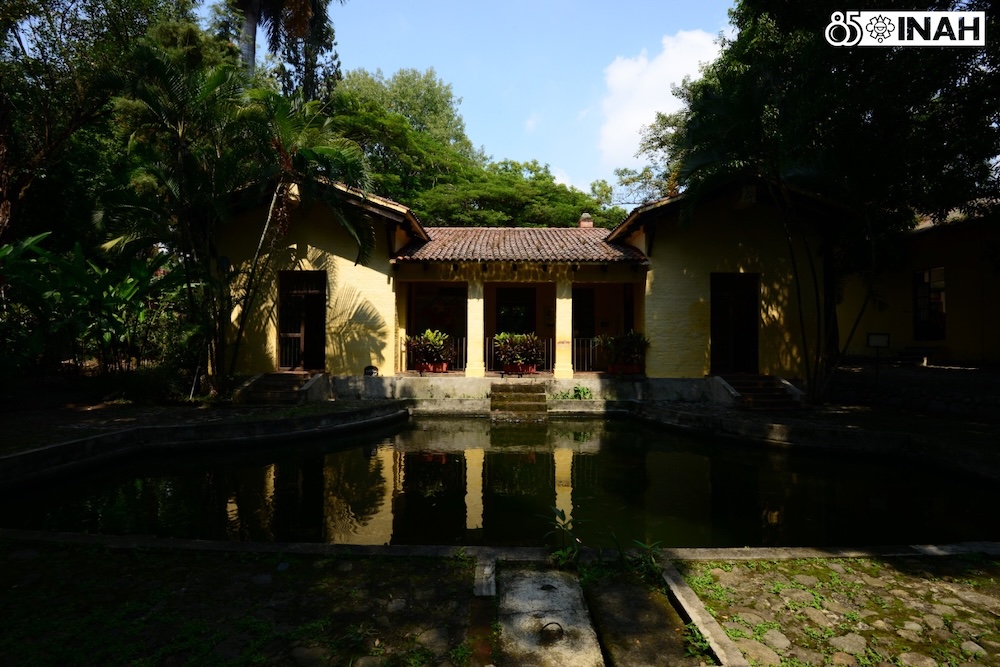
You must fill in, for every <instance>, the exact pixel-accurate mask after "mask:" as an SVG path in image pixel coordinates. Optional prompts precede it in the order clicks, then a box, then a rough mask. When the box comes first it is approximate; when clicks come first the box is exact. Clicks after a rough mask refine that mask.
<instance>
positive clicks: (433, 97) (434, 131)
mask: <svg viewBox="0 0 1000 667" xmlns="http://www.w3.org/2000/svg"><path fill="white" fill-rule="evenodd" d="M338 88H339V89H340V90H341V91H342V92H344V93H347V94H350V95H353V96H354V97H355V98H356V99H357V100H358V101H359V103H360V104H361V105H362V106H363V107H366V108H369V109H384V110H385V111H387V112H389V113H395V114H399V115H401V116H402V117H403V118H405V119H406V120H407V122H408V123H409V124H410V127H412V128H413V129H414V130H416V131H417V132H423V133H426V134H427V135H428V136H430V137H431V138H433V139H434V140H436V141H437V142H439V143H441V144H442V145H444V146H448V147H450V148H452V149H453V150H455V151H456V152H457V153H459V154H460V155H462V156H464V157H466V158H468V159H470V160H473V161H474V162H477V163H478V164H481V165H482V164H485V163H486V155H485V154H484V153H483V151H482V150H481V149H479V150H477V149H476V148H475V147H474V146H473V145H472V142H471V141H470V140H469V137H468V136H467V135H466V133H465V120H464V119H463V118H462V114H461V113H459V110H458V107H459V106H460V105H461V104H462V98H460V97H456V96H455V94H454V92H453V91H452V88H451V84H449V83H445V82H444V81H442V80H441V79H439V78H438V76H437V74H436V73H435V71H434V68H430V69H427V70H425V71H423V72H420V71H418V70H416V69H401V70H399V71H398V72H396V73H395V74H393V75H392V76H391V77H389V78H388V79H387V78H386V77H385V75H383V74H382V71H381V70H376V71H375V73H371V72H368V71H366V70H363V69H356V70H351V71H350V72H348V73H347V74H346V75H345V76H344V79H343V81H341V82H340V84H339V86H338Z"/></svg>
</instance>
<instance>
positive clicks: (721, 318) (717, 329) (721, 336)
mask: <svg viewBox="0 0 1000 667" xmlns="http://www.w3.org/2000/svg"><path fill="white" fill-rule="evenodd" d="M711 289H712V294H711V299H712V306H711V318H712V323H711V331H710V335H711V337H712V339H711V345H712V359H711V372H712V374H713V375H720V374H723V373H757V372H758V369H759V364H758V361H759V360H758V357H757V339H758V325H759V322H760V276H759V275H758V274H756V273H713V274H712V283H711Z"/></svg>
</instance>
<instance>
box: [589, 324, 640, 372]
mask: <svg viewBox="0 0 1000 667" xmlns="http://www.w3.org/2000/svg"><path fill="white" fill-rule="evenodd" d="M597 346H598V347H599V348H601V349H603V350H607V352H608V372H609V373H622V374H628V373H631V374H637V373H642V372H643V370H644V369H645V367H646V350H647V349H648V348H649V339H648V338H646V337H645V336H644V335H642V334H641V333H639V332H638V331H634V330H633V331H629V332H628V333H626V334H622V335H620V336H598V338H597Z"/></svg>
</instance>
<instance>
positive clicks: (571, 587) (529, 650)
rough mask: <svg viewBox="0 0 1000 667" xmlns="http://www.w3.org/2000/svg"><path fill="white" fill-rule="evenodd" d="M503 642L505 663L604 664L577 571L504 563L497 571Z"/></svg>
mask: <svg viewBox="0 0 1000 667" xmlns="http://www.w3.org/2000/svg"><path fill="white" fill-rule="evenodd" d="M497 592H498V593H499V600H498V601H497V622H498V623H499V625H500V629H501V631H500V633H499V645H500V646H499V648H500V653H501V654H502V655H503V657H504V664H510V665H545V666H546V667H604V656H603V654H602V653H601V646H600V644H599V643H598V641H597V633H596V632H594V626H593V624H592V623H591V620H590V614H589V613H588V611H587V604H586V602H585V601H584V597H583V590H582V589H581V587H580V582H579V581H578V580H577V578H576V576H575V575H573V574H571V573H568V572H560V571H556V570H544V571H538V570H531V569H507V568H504V569H503V570H501V571H500V572H499V573H498V575H497Z"/></svg>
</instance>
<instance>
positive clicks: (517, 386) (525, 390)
mask: <svg viewBox="0 0 1000 667" xmlns="http://www.w3.org/2000/svg"><path fill="white" fill-rule="evenodd" d="M490 393H491V394H541V395H542V396H544V395H545V387H544V386H542V385H540V384H536V383H534V382H494V383H493V384H491V385H490Z"/></svg>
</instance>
